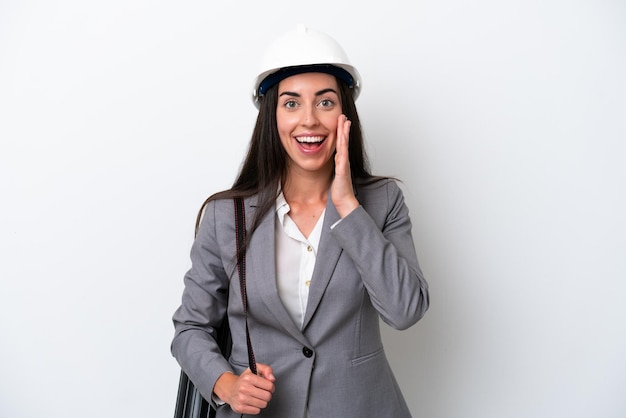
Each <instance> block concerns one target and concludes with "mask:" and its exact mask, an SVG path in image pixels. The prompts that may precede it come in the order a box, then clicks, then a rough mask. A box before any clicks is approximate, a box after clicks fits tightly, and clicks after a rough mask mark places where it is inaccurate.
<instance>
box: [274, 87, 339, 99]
mask: <svg viewBox="0 0 626 418" xmlns="http://www.w3.org/2000/svg"><path fill="white" fill-rule="evenodd" d="M326 93H335V94H336V95H339V93H337V92H336V91H335V89H332V88H330V87H329V88H327V89H322V90H320V91H318V92H316V93H315V96H321V95H322V94H326ZM280 96H292V97H300V94H299V93H294V92H292V91H283V92H282V93H280V94H279V95H278V97H280Z"/></svg>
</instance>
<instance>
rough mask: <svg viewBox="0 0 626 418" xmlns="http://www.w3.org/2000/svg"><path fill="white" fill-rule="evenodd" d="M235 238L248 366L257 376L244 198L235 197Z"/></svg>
mask: <svg viewBox="0 0 626 418" xmlns="http://www.w3.org/2000/svg"><path fill="white" fill-rule="evenodd" d="M234 201H235V237H236V240H237V270H238V271H239V287H240V289H241V303H242V305H243V314H244V317H245V320H246V344H247V346H248V365H249V366H250V370H251V371H252V373H254V374H257V369H256V361H255V359H254V351H253V350H252V343H251V342H250V331H249V330H248V293H247V291H246V209H245V206H244V202H243V198H241V197H235V198H234Z"/></svg>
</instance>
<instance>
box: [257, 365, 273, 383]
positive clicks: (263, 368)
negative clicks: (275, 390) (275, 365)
mask: <svg viewBox="0 0 626 418" xmlns="http://www.w3.org/2000/svg"><path fill="white" fill-rule="evenodd" d="M256 367H257V371H258V372H259V376H262V377H264V378H265V379H267V380H269V381H271V382H275V381H276V377H275V376H274V372H273V371H272V368H271V367H270V366H268V365H267V364H260V363H257V365H256Z"/></svg>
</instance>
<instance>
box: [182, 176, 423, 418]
mask: <svg viewBox="0 0 626 418" xmlns="http://www.w3.org/2000/svg"><path fill="white" fill-rule="evenodd" d="M357 191H358V195H357V197H358V199H359V202H360V204H361V206H360V207H359V208H357V209H356V210H354V211H353V212H352V213H350V215H348V216H346V217H345V218H344V219H343V220H342V221H341V222H340V223H339V224H338V225H336V226H335V227H334V228H333V229H331V225H333V224H334V223H335V222H336V221H338V220H339V215H338V214H337V211H336V210H335V207H334V206H333V204H332V202H331V199H330V197H329V199H328V205H327V207H326V214H325V217H324V228H323V232H322V235H321V239H320V244H319V251H318V254H317V263H316V265H315V270H314V274H313V278H312V281H311V286H310V289H309V300H308V305H307V311H306V314H305V318H304V326H303V328H302V329H300V328H299V327H298V326H296V324H295V323H294V322H293V320H292V319H291V317H290V316H289V314H288V313H287V310H286V309H285V307H284V305H283V304H282V302H281V299H280V297H279V295H278V290H277V286H276V279H275V277H276V264H275V259H276V254H275V246H274V240H275V237H274V223H275V221H276V218H277V216H276V212H275V211H273V210H271V211H270V212H269V213H268V214H267V215H266V216H265V218H264V219H263V221H262V222H261V224H260V226H259V228H258V229H257V230H256V231H255V232H254V234H252V236H251V237H250V240H249V248H248V251H247V256H246V263H247V271H246V275H247V276H246V283H247V293H248V323H249V328H250V338H251V340H252V346H253V348H254V353H255V357H256V360H257V362H259V363H264V364H268V365H270V366H271V367H272V368H273V370H274V375H275V376H276V382H275V386H276V392H275V393H274V395H273V398H272V400H271V401H270V403H269V405H268V407H267V408H266V409H264V410H263V411H262V413H261V416H268V417H273V418H282V417H285V418H294V417H296V418H302V417H304V416H305V413H306V410H307V408H308V411H309V416H310V417H312V418H329V417H340V418H349V417H355V418H356V417H358V418H367V417H372V418H381V417H393V418H396V417H410V416H411V415H410V412H409V410H408V408H407V405H406V403H405V401H404V398H403V396H402V393H401V391H400V388H399V387H398V385H397V383H396V380H395V378H394V376H393V373H392V370H391V368H390V366H389V364H388V362H387V358H386V356H385V352H384V349H383V344H382V340H381V336H380V330H379V318H382V320H383V321H384V322H386V323H387V324H389V325H390V326H391V327H393V328H395V329H406V328H408V327H410V326H411V325H413V324H415V323H416V322H417V321H418V320H419V319H420V318H421V317H422V316H423V315H424V313H425V312H426V310H427V309H428V303H429V299H428V284H427V283H426V281H425V280H424V277H423V275H422V272H421V270H420V267H419V264H418V261H417V256H416V252H415V247H414V244H413V238H412V234H411V221H410V218H409V211H408V209H407V207H406V205H405V203H404V197H403V194H402V191H401V190H400V188H399V187H398V185H397V184H396V182H395V181H393V180H385V181H381V182H377V183H375V184H372V185H367V186H359V187H358V190H357ZM255 202H256V199H255V198H250V199H247V200H246V218H247V220H248V222H250V220H251V219H252V218H253V216H254V211H255ZM234 254H235V220H234V211H233V202H232V200H218V201H213V202H211V203H210V204H209V205H208V206H207V207H206V210H205V213H204V216H203V220H202V223H201V226H200V230H199V232H198V235H197V238H196V240H195V242H194V244H193V246H192V250H191V261H192V267H191V269H190V270H189V271H188V272H187V274H186V275H185V280H184V282H185V289H184V292H183V296H182V304H181V306H180V307H179V308H178V309H177V310H176V312H175V313H174V316H173V321H174V326H175V336H174V339H173V342H172V353H173V355H174V356H175V357H176V359H177V360H178V362H179V364H180V365H181V367H182V369H183V370H184V371H185V372H186V373H187V374H188V375H189V377H190V379H191V380H192V381H193V382H194V383H195V384H196V386H197V387H198V389H199V390H200V392H201V393H202V394H203V395H204V397H205V398H206V399H209V400H210V399H211V392H212V390H213V386H214V385H215V382H216V380H217V379H218V377H219V376H220V375H221V374H222V373H224V372H227V371H232V372H234V373H237V374H239V373H241V372H243V371H244V370H245V369H246V368H247V367H248V365H247V351H246V341H245V323H244V318H243V310H242V304H241V295H240V289H239V280H238V276H237V270H236V264H235V256H234ZM227 295H228V296H227ZM227 311H228V320H229V321H230V327H231V332H232V337H233V350H232V354H231V356H230V358H229V359H226V358H224V357H223V356H222V355H221V354H220V353H219V350H218V348H217V345H216V343H215V340H214V339H213V336H214V332H215V329H216V328H217V327H218V326H219V324H220V321H222V319H223V318H224V317H225V315H226V312H227ZM238 416H239V415H238V414H235V413H234V412H233V411H232V410H231V409H230V407H229V406H228V405H224V406H221V407H219V410H218V417H222V418H223V417H238Z"/></svg>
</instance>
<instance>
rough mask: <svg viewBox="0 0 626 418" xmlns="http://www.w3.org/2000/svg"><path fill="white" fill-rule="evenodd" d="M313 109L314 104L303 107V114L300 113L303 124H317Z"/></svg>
mask: <svg viewBox="0 0 626 418" xmlns="http://www.w3.org/2000/svg"><path fill="white" fill-rule="evenodd" d="M315 111H316V109H315V106H307V107H306V108H305V109H304V114H303V115H302V124H303V125H304V126H315V125H317V124H318V122H319V119H318V118H317V113H316V112H315Z"/></svg>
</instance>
